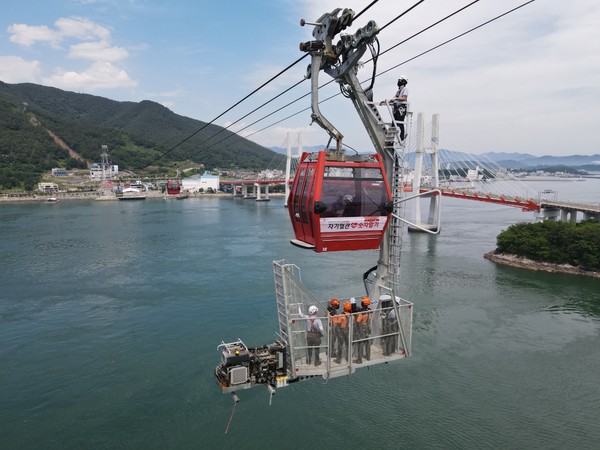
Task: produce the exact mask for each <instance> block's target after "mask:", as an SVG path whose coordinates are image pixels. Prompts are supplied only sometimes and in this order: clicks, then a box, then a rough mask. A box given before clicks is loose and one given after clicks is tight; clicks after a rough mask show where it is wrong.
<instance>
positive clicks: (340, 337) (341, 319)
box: [331, 313, 348, 364]
mask: <svg viewBox="0 0 600 450" xmlns="http://www.w3.org/2000/svg"><path fill="white" fill-rule="evenodd" d="M346 315H347V313H343V314H336V315H334V316H333V317H332V319H331V323H332V324H333V344H332V349H333V352H332V356H334V357H335V362H336V363H338V364H340V363H341V362H342V352H343V350H344V347H346V353H345V357H346V361H347V360H348V347H347V342H348V318H347V317H346Z"/></svg>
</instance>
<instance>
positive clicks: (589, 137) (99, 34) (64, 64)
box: [0, 0, 600, 156]
mask: <svg viewBox="0 0 600 450" xmlns="http://www.w3.org/2000/svg"><path fill="white" fill-rule="evenodd" d="M526 1H527V0H517V1H516V0H503V1H498V0H480V1H478V2H476V3H474V4H473V5H472V6H469V7H468V8H467V9H465V10H464V11H462V12H460V13H458V14H456V15H455V16H453V17H451V18H450V19H448V20H446V21H444V22H442V23H440V24H439V25H436V26H433V27H432V28H430V29H429V30H426V31H424V32H423V33H421V34H419V35H418V36H416V37H414V38H411V39H409V40H408V41H406V42H404V43H402V44H400V45H398V46H396V44H398V43H400V42H402V41H405V40H406V39H407V38H409V37H411V36H413V35H414V34H415V33H418V32H420V31H422V30H424V29H425V28H427V27H429V26H430V25H432V24H434V23H435V22H437V21H438V20H440V19H442V18H444V17H445V16H447V15H448V14H451V13H453V12H455V11H456V10H458V9H460V8H462V7H463V6H465V5H468V4H469V3H471V1H469V0H461V1H459V0H425V1H423V2H422V3H420V4H419V5H417V6H416V7H414V8H413V9H412V10H411V11H410V12H408V13H406V14H405V15H403V16H402V17H400V18H399V19H398V20H396V21H394V22H393V23H392V24H391V25H389V26H387V27H385V28H384V29H383V30H382V31H381V32H380V33H379V35H378V40H379V47H380V49H381V52H382V53H383V52H385V51H386V50H387V49H390V48H391V47H394V46H396V47H395V48H393V49H392V50H389V51H387V52H385V53H383V54H382V55H381V56H380V57H379V59H378V64H377V72H378V74H379V75H378V77H377V78H376V81H375V87H374V99H375V100H384V99H387V98H390V97H392V96H393V95H394V94H395V92H396V80H397V78H398V77H399V76H404V77H406V78H407V79H408V88H409V102H410V109H411V111H413V113H414V116H413V117H416V114H417V113H422V114H423V117H424V118H425V122H426V123H428V122H430V120H431V116H432V115H433V114H439V117H440V144H441V146H442V147H444V148H450V149H454V150H460V151H464V152H469V153H474V154H479V153H484V152H490V151H493V152H520V153H528V154H532V155H536V156H542V155H555V156H560V155H572V154H581V155H591V154H596V153H600V133H598V132H597V130H596V129H595V128H596V127H597V126H599V124H598V121H599V119H600V32H599V31H598V24H600V2H598V0H574V1H570V2H565V1H564V0H536V1H534V2H532V3H530V4H528V5H526V6H524V7H522V8H520V9H518V10H516V11H515V12H512V13H510V14H508V15H506V16H504V17H502V18H500V19H498V20H496V21H493V22H492V23H490V24H488V25H485V26H483V27H481V28H479V29H477V30H475V31H473V32H471V33H468V34H466V35H465V36H462V37H460V38H458V39H456V40H454V41H452V42H450V43H448V44H446V45H443V46H441V47H439V48H437V49H434V50H431V51H429V52H427V51H428V50H430V49H433V48H434V47H436V46H438V45H439V44H441V43H443V42H445V41H447V40H449V39H452V38H454V37H455V36H457V35H460V34H461V33H464V32H466V31H468V30H470V29H472V28H473V27H477V26H479V25H481V24H483V23H484V22H486V21H488V20H490V19H493V18H494V17H496V16H498V15H500V14H502V13H505V12H507V11H509V10H510V9H512V8H514V7H516V6H518V5H521V4H523V3H525V2H526ZM371 3H372V1H371V0H363V1H359V0H345V1H344V2H340V1H339V0H336V1H332V0H244V1H233V0H222V1H207V0H169V1H164V0H30V1H27V2H24V1H14V0H8V1H6V2H4V3H3V6H2V14H0V80H1V81H3V82H5V83H11V84H13V83H24V82H30V83H37V84H42V85H45V86H53V87H57V88H60V89H64V90H67V91H73V92H80V93H88V94H93V95H98V96H101V97H106V98H110V99H113V100H117V101H133V102H138V101H142V100H152V101H155V102H158V103H161V104H162V105H164V106H166V107H168V108H169V109H171V110H172V111H173V112H175V113H177V114H180V115H183V116H187V117H191V118H194V119H198V120H201V121H204V122H211V121H214V122H213V123H215V124H216V125H220V126H225V127H230V128H229V130H230V131H239V132H240V135H242V136H245V137H246V136H247V137H248V138H249V139H251V140H253V141H254V142H256V143H258V144H261V145H264V146H266V147H275V146H278V147H285V146H286V145H287V139H288V136H290V139H291V140H292V142H293V145H296V143H297V142H298V141H299V140H300V142H301V143H302V145H304V146H312V145H322V144H326V143H327V140H328V134H327V133H326V132H325V131H324V130H323V129H321V128H320V127H319V126H318V125H317V124H312V125H311V118H310V97H309V96H305V94H307V93H308V92H309V90H310V86H309V82H308V81H304V82H302V83H300V84H299V85H298V86H297V87H295V88H293V89H291V90H290V91H289V92H287V93H285V94H283V95H281V96H280V97H278V98H276V99H275V100H273V98H274V97H275V96H277V95H279V94H281V93H282V92H283V91H284V90H285V89H287V88H289V87H291V86H292V85H294V84H295V83H297V82H299V81H301V80H303V79H304V77H305V74H306V70H307V65H308V64H309V62H310V58H309V57H307V58H305V59H304V60H302V61H301V62H299V63H297V64H295V65H292V64H293V63H294V62H296V61H297V60H298V59H299V58H300V57H302V56H303V55H304V53H303V52H301V51H300V50H299V48H298V45H299V43H300V42H305V41H309V40H311V39H312V30H313V26H311V25H305V26H304V27H301V26H300V19H302V18H304V19H305V20H306V22H311V23H314V22H316V21H317V19H318V18H319V17H320V16H321V15H322V14H324V13H326V12H331V11H332V10H334V9H335V8H337V7H342V8H352V9H353V10H354V11H355V12H356V13H357V14H358V13H360V12H361V11H363V10H364V9H365V8H366V7H367V6H368V5H369V4H371ZM416 3H418V0H411V1H407V0H379V1H377V2H376V3H375V4H373V5H372V6H371V7H370V8H368V9H367V10H366V11H365V12H364V13H363V14H361V15H360V16H359V17H358V19H357V20H356V21H355V23H354V24H353V25H352V27H350V28H348V29H347V30H346V32H347V33H348V34H353V33H354V32H355V31H356V29H357V28H359V27H362V26H364V25H365V24H366V23H367V21H369V20H374V21H375V22H376V23H377V25H378V26H379V27H380V28H382V27H384V26H386V25H387V24H388V23H389V22H390V21H392V20H393V19H395V18H396V17H397V16H399V15H400V14H402V13H403V12H404V11H405V10H408V9H409V8H411V7H412V6H413V5H415V4H416ZM336 40H337V39H336ZM423 52H427V53H425V54H424V55H422V56H418V55H420V54H422V53H423ZM369 59H370V54H369V53H368V52H367V53H366V54H365V56H363V60H364V61H365V62H366V64H365V66H364V67H363V68H362V69H360V70H359V72H358V77H359V79H360V80H361V81H362V80H368V79H369V78H370V76H371V71H372V64H371V63H369V62H368V60H369ZM290 65H292V67H291V68H289V69H288V70H286V71H284V69H286V68H287V67H288V66H290ZM282 71H284V72H283V73H282V74H281V75H280V76H278V77H277V78H276V79H275V80H273V81H272V82H270V83H268V84H267V85H266V86H265V87H264V88H262V89H260V90H258V91H257V92H256V93H255V94H253V95H251V96H250V97H248V98H246V99H245V100H244V98H245V97H246V96H248V95H249V94H250V93H252V92H253V91H255V90H256V89H257V88H259V87H260V86H261V85H263V84H264V83H265V82H267V81H269V80H270V79H271V78H272V77H275V76H276V75H278V74H279V73H280V72H282ZM327 81H330V77H329V76H328V75H326V74H325V73H321V76H320V84H324V83H325V82H327ZM319 92H320V94H319V95H320V99H326V98H328V97H330V96H333V95H335V94H337V93H339V88H338V87H337V85H336V83H331V84H329V85H328V86H326V87H325V88H323V89H321V90H320V91H319ZM302 96H305V97H303V98H301V97H302ZM299 98H300V100H298V101H296V102H295V103H292V104H291V105H289V106H287V107H285V108H282V107H283V106H285V105H288V104H289V103H290V102H293V101H294V100H297V99H299ZM268 101H270V103H268V104H267V105H265V106H263V107H262V108H260V109H259V110H258V111H256V112H254V113H252V114H249V113H251V112H252V111H253V110H254V109H256V108H258V107H259V106H261V105H263V104H264V103H265V102H268ZM230 108H231V109H230ZM279 108H282V109H281V111H279V112H276V110H277V109H279ZM228 110H229V111H228ZM226 111H228V112H226ZM321 111H322V113H323V114H324V115H325V117H326V118H327V119H328V120H329V121H330V122H331V123H333V124H334V125H335V126H336V128H338V129H339V131H340V132H341V133H342V134H343V135H344V141H343V142H344V143H345V144H347V145H349V146H351V147H352V148H355V149H358V150H361V151H367V150H371V149H372V144H371V143H370V140H369V137H368V134H367V132H366V131H365V129H364V127H363V126H362V123H361V121H360V119H359V117H358V114H357V112H356V110H355V109H354V107H353V105H352V103H351V101H350V100H348V99H346V98H344V97H343V96H341V95H337V96H335V97H333V98H332V99H331V100H328V101H326V102H324V103H323V104H322V105H321ZM248 114H249V115H248ZM246 115H248V116H247V117H244V116H246ZM265 116H268V117H265ZM290 116H291V117H290Z"/></svg>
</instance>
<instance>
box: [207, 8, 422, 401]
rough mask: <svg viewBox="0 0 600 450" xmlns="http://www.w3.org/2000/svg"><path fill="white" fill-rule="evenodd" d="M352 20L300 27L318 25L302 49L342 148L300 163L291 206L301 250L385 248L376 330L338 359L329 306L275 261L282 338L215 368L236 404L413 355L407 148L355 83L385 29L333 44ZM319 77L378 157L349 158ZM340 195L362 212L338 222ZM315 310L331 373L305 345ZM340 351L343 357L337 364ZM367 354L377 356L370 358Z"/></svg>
mask: <svg viewBox="0 0 600 450" xmlns="http://www.w3.org/2000/svg"><path fill="white" fill-rule="evenodd" d="M353 18H354V12H353V11H352V10H350V9H344V10H343V11H342V10H341V9H339V8H338V9H335V10H334V11H332V12H331V13H326V14H324V15H323V16H321V17H320V18H319V19H318V20H317V22H316V23H312V24H309V23H306V22H305V21H304V20H302V21H301V22H300V24H301V25H302V26H304V25H313V26H314V30H313V33H312V34H313V37H314V40H312V41H309V42H304V43H301V44H300V50H301V51H304V52H308V53H309V54H310V56H311V59H312V60H311V64H310V66H309V68H308V73H307V76H308V77H309V78H310V80H311V107H312V115H311V117H312V119H313V121H314V122H316V123H318V124H319V125H320V126H321V127H323V128H324V129H325V130H326V131H327V132H328V134H329V136H330V143H331V141H334V143H335V146H334V147H333V148H330V149H327V150H325V151H322V152H317V153H315V154H311V153H305V154H304V155H302V157H301V162H300V163H299V170H300V172H298V171H297V173H296V176H295V177H294V179H295V181H294V186H293V192H291V193H290V201H288V207H289V208H290V218H291V220H292V224H293V226H294V232H295V234H296V239H295V242H293V243H294V244H295V245H298V246H301V247H306V248H312V249H314V250H316V251H317V252H321V251H339V250H357V249H374V248H379V259H378V263H377V266H375V267H373V268H371V269H369V270H368V271H366V272H365V273H364V274H363V282H364V289H365V293H363V294H358V295H357V296H356V297H357V298H358V299H359V302H360V298H361V297H362V296H365V294H366V296H368V297H369V301H370V305H371V310H370V311H369V312H368V313H367V314H366V317H367V318H368V321H369V323H368V331H367V332H364V331H362V332H359V331H357V329H355V327H354V326H350V325H349V326H347V329H346V334H345V335H344V337H343V339H342V341H345V347H344V343H342V344H341V348H342V349H344V348H345V353H344V352H342V351H339V348H340V347H339V346H340V341H339V339H340V338H339V337H337V340H336V336H337V335H336V324H335V323H334V321H333V319H332V316H330V315H329V313H328V312H327V306H328V304H327V303H326V302H323V301H322V300H319V299H317V298H316V297H314V296H313V295H312V294H311V293H310V291H309V290H308V289H307V288H306V287H305V286H304V285H303V284H302V282H301V277H300V269H299V268H298V267H297V266H295V265H293V264H290V263H288V262H286V261H284V260H282V261H274V262H273V268H274V278H275V290H276V300H277V310H278V321H279V334H278V339H277V340H276V341H275V342H274V343H272V344H268V345H264V346H262V347H255V348H250V347H247V346H246V345H245V344H244V342H243V341H242V340H241V339H238V340H237V341H234V342H229V343H225V342H222V343H221V345H219V347H218V349H219V351H220V352H221V358H222V359H221V363H220V364H219V365H218V366H217V368H216V369H215V377H216V379H217V381H218V383H219V384H220V386H221V388H222V390H223V392H232V393H234V400H236V401H237V396H236V395H235V391H236V390H239V389H247V388H251V387H254V386H257V385H260V384H263V385H266V386H267V388H268V389H269V392H270V395H271V396H272V395H273V394H274V393H275V388H278V387H283V386H287V384H288V383H292V382H296V381H300V380H305V379H309V378H313V377H323V378H335V377H338V376H343V375H349V374H352V373H354V371H355V370H356V369H357V368H361V367H366V366H370V365H375V364H380V363H384V362H390V361H393V360H397V359H401V358H405V357H407V356H409V355H410V348H411V338H412V303H411V302H409V301H407V300H405V299H403V298H401V297H399V295H398V291H399V289H398V288H399V282H400V249H401V244H402V233H403V222H406V220H405V219H404V218H403V212H402V209H403V201H404V200H405V199H403V196H404V193H403V192H404V189H403V162H404V154H403V153H404V152H403V150H404V143H403V142H401V140H400V137H399V127H398V126H397V124H396V122H395V121H394V119H393V113H392V110H391V107H390V105H388V104H387V103H385V102H383V103H382V104H381V105H377V104H376V103H374V102H373V93H372V88H373V80H372V81H371V85H370V86H369V87H368V89H363V87H362V86H361V83H360V82H359V81H358V78H357V71H358V67H359V65H360V64H359V59H360V58H361V56H362V55H363V54H364V53H365V52H366V50H367V49H370V51H371V53H372V56H373V64H374V65H376V61H377V50H376V48H375V45H374V43H375V42H376V36H377V33H378V32H379V29H378V27H377V24H376V23H375V22H373V21H370V22H368V23H367V25H366V26H365V27H363V28H360V29H359V30H357V31H356V32H355V33H354V35H352V36H350V35H346V34H341V35H340V38H339V41H338V42H337V43H335V44H334V43H333V39H334V38H335V36H337V35H338V34H340V33H341V32H342V31H344V30H345V29H346V28H347V27H348V26H350V25H351V24H352V21H353ZM321 71H324V72H325V73H327V74H328V75H330V76H331V77H333V78H334V79H335V80H336V81H337V82H338V83H339V85H340V88H341V90H342V93H344V95H345V96H346V97H348V98H349V99H350V100H351V101H352V103H353V104H354V106H355V108H356V110H357V112H358V115H359V117H360V118H361V120H362V122H363V124H364V126H365V129H366V130H367V133H368V134H369V137H370V138H371V141H372V142H373V145H374V147H375V150H376V153H375V154H372V155H357V156H354V155H352V156H347V155H345V153H344V151H343V150H342V140H343V136H342V134H341V133H340V132H339V131H338V130H337V129H336V128H335V127H334V126H333V125H332V124H331V123H330V122H329V121H328V120H327V119H326V118H325V117H324V116H323V115H322V114H321V112H320V110H319V93H318V89H319V74H320V72H321ZM374 76H375V73H373V78H374ZM384 104H385V108H384V109H385V110H387V112H388V114H389V117H390V120H389V121H388V122H385V121H384V120H383V118H382V116H381V114H380V112H379V109H378V106H384ZM328 147H329V145H328ZM342 188H347V189H352V194H344V193H343V192H341V190H342ZM338 193H339V194H343V195H342V198H341V200H343V199H344V196H345V195H351V196H352V197H353V199H354V198H355V197H360V203H361V207H360V211H358V212H357V211H354V212H353V213H352V214H343V213H341V214H339V213H337V209H336V207H335V206H334V205H333V203H334V201H331V202H330V201H329V200H330V199H331V200H333V199H334V198H335V199H337V197H336V196H337V194H338ZM328 195H330V196H331V198H329V197H328ZM346 200H350V199H349V198H346ZM369 207H370V208H371V210H369ZM340 209H341V208H340ZM374 222H377V225H376V226H369V225H367V226H365V225H364V224H365V223H374ZM331 224H333V226H336V225H335V224H339V226H344V227H346V226H348V228H349V229H350V230H349V231H346V230H344V231H342V230H335V229H334V230H331V229H328V228H327V227H328V226H329V225H331ZM348 224H349V225H348ZM352 224H354V229H352ZM361 224H362V227H361ZM340 300H341V302H338V303H346V302H347V303H348V304H350V303H351V301H350V300H351V299H340ZM311 305H312V306H315V305H316V306H317V307H318V310H319V311H320V314H319V316H318V318H319V319H320V320H321V322H322V323H323V328H324V332H323V337H322V340H321V344H320V345H319V351H320V352H321V353H324V354H325V356H324V361H323V362H324V364H321V362H320V361H319V362H318V363H315V364H314V365H313V364H311V360H310V354H311V351H314V348H315V347H314V344H311V343H310V342H309V341H308V339H307V334H308V333H307V321H308V320H311V319H310V317H312V316H310V317H309V316H308V315H306V314H305V313H306V312H308V311H309V306H311ZM358 314H360V313H358V312H357V313H354V314H348V315H347V322H346V323H349V324H354V323H356V322H358V318H359V316H358ZM336 317H337V316H336ZM363 319H364V317H363ZM336 342H337V346H338V351H337V355H335V356H337V357H335V358H334V354H335V353H336V349H335V346H336ZM364 348H368V349H369V352H368V357H366V358H364V359H363V358H362V357H361V356H362V355H363V349H364ZM341 353H344V354H343V355H342V354H341Z"/></svg>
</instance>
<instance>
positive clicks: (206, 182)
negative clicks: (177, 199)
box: [181, 173, 219, 192]
mask: <svg viewBox="0 0 600 450" xmlns="http://www.w3.org/2000/svg"><path fill="white" fill-rule="evenodd" d="M181 188H182V189H183V190H184V191H188V192H206V191H207V190H208V189H212V190H213V191H215V192H216V191H218V190H219V175H213V174H210V173H205V174H204V175H201V176H194V177H190V178H184V179H183V180H181Z"/></svg>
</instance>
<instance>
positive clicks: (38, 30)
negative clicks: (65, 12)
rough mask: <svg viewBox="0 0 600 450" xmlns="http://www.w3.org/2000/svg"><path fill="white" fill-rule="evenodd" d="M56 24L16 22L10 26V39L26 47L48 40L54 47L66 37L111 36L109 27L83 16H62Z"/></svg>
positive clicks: (94, 37)
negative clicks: (49, 25) (51, 25)
mask: <svg viewBox="0 0 600 450" xmlns="http://www.w3.org/2000/svg"><path fill="white" fill-rule="evenodd" d="M54 25H55V29H51V28H49V27H48V26H46V25H39V26H37V25H26V24H23V23H15V24H13V25H11V26H9V27H8V32H9V33H10V41H11V42H14V43H15V44H19V45H23V46H25V47H30V46H32V45H33V44H35V43H37V42H46V43H49V44H50V45H52V46H53V47H58V45H59V44H60V42H61V41H63V40H64V39H65V38H74V39H79V40H83V41H91V40H95V39H100V40H108V39H109V38H110V30H109V29H108V28H106V27H103V26H102V25H98V24H96V23H94V22H92V21H91V20H89V19H85V18H82V17H68V18H61V19H58V20H57V21H56V22H54Z"/></svg>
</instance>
